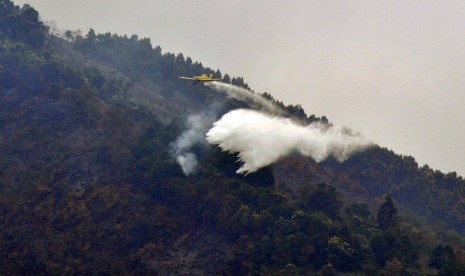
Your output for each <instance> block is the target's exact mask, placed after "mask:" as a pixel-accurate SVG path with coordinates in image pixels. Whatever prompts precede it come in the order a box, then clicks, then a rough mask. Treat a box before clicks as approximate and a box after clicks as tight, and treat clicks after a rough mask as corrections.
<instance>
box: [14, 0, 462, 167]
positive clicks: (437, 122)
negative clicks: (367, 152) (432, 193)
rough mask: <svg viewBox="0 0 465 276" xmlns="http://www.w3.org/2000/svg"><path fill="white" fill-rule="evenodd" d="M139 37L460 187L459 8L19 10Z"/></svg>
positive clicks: (51, 3)
mask: <svg viewBox="0 0 465 276" xmlns="http://www.w3.org/2000/svg"><path fill="white" fill-rule="evenodd" d="M15 3H16V4H17V5H22V4H24V3H29V4H31V5H32V6H33V7H34V8H36V9H37V10H38V11H39V13H40V14H41V16H42V19H43V20H46V21H51V20H53V21H56V22H57V23H58V26H59V27H60V28H63V29H71V30H75V29H80V30H82V31H83V33H84V34H86V33H87V31H88V29H89V28H91V27H92V28H94V29H95V31H96V32H108V31H109V32H112V33H115V32H116V33H118V34H128V35H131V34H138V35H139V37H149V38H150V39H151V41H152V44H153V45H154V46H155V45H160V46H161V47H162V49H163V51H169V52H174V53H178V52H182V53H183V54H184V55H185V56H190V57H191V58H192V59H193V60H197V61H200V62H202V64H203V65H205V66H208V67H211V68H212V69H218V68H219V69H220V70H221V72H223V73H228V74H230V75H231V76H243V77H244V79H245V80H246V82H248V83H249V85H250V86H251V87H252V89H254V90H255V91H256V92H260V93H261V92H265V91H266V92H269V93H270V94H272V95H273V96H274V97H275V98H276V99H278V100H282V101H284V103H286V104H301V105H302V106H303V107H304V109H305V110H306V111H307V113H309V114H316V115H317V116H322V115H325V116H327V117H328V118H329V120H330V121H331V122H333V123H335V124H337V125H344V126H347V127H350V128H352V129H354V130H356V131H359V132H362V133H364V134H365V135H366V136H368V137H370V138H371V139H372V140H373V141H374V142H376V143H378V144H380V145H381V146H386V147H388V148H390V149H393V150H394V151H395V152H397V153H399V154H405V155H412V156H414V157H415V159H416V160H417V162H418V163H419V164H420V165H423V164H425V163H427V164H429V165H430V166H431V167H433V168H435V169H440V170H442V171H443V172H449V171H457V172H458V173H459V174H460V175H465V108H464V107H463V106H464V104H465V93H464V90H465V1H462V0H460V1H438V0H434V1H427V0H424V1H417V0H411V1H408V0H403V1H393V0H389V1H375V0H367V1H361V0H359V1H349V0H347V1H342V0H340V1H330V0H321V1H302V0H298V1H297V0H290V1H277V0H255V1H251V0H229V1H226V0H204V1H194V0H170V1H160V0H133V1H129V0H126V1H123V0H111V1H110V0H79V1H76V0H72V1H71V0H26V1H24V0H21V1H15Z"/></svg>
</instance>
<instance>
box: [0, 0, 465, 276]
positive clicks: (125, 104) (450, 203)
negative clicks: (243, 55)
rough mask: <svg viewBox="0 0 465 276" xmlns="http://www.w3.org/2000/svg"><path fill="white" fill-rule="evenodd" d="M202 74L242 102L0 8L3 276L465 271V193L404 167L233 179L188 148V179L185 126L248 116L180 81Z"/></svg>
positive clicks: (174, 59)
mask: <svg viewBox="0 0 465 276" xmlns="http://www.w3.org/2000/svg"><path fill="white" fill-rule="evenodd" d="M202 73H206V74H213V75H214V76H215V77H223V78H224V82H225V83H230V84H234V85H236V86H238V87H242V88H245V89H249V87H248V86H247V84H246V83H244V80H243V79H242V78H240V77H238V78H232V79H231V78H230V77H229V76H228V75H227V74H225V75H223V74H222V73H221V72H220V71H219V70H217V71H214V70H211V69H210V68H205V67H204V66H203V65H202V64H201V63H198V62H193V61H192V60H191V59H190V58H188V57H187V58H185V57H184V56H183V55H182V54H177V55H174V54H172V53H162V51H161V48H160V47H158V46H156V47H153V46H152V44H151V42H150V40H149V39H146V38H144V39H139V38H138V37H137V36H132V37H126V36H118V35H112V34H109V33H107V34H95V32H94V31H93V30H90V31H89V32H88V34H87V35H86V37H82V36H73V35H72V34H71V33H68V35H67V36H66V38H60V37H56V36H53V35H49V34H48V32H47V27H46V26H44V25H43V23H42V22H40V21H39V17H38V13H37V12H36V11H35V10H34V9H33V8H31V7H29V6H24V7H22V8H19V7H17V6H14V4H13V3H12V2H10V1H7V0H0V153H1V156H0V224H1V225H2V227H1V229H0V274H21V275H29V274H34V275H38V274H65V273H86V274H162V275H165V274H199V275H200V274H214V273H223V274H227V275H237V274H247V273H251V274H267V275H268V274H273V273H274V274H282V273H290V274H296V273H297V274H312V273H318V272H321V273H324V272H327V273H330V272H339V273H367V274H377V273H386V274H387V275H391V274H393V273H401V272H402V273H408V274H425V273H430V274H444V275H447V274H450V273H456V274H457V275H458V274H460V273H463V272H464V271H465V268H464V266H463V260H462V259H461V256H462V255H460V254H461V252H462V251H461V249H460V248H463V245H464V242H463V238H462V237H461V236H462V235H463V234H464V231H465V215H464V214H465V203H464V201H463V200H464V199H463V198H465V197H464V196H465V190H464V189H465V188H464V187H465V181H464V180H463V179H462V178H461V177H459V176H457V175H456V174H455V173H449V174H443V173H441V172H439V171H435V170H433V169H431V168H429V167H427V166H424V167H422V168H419V167H418V164H417V163H416V162H415V160H414V159H413V158H412V157H408V156H399V155H396V154H395V153H394V152H392V151H389V150H387V149H385V148H382V147H379V146H376V147H373V148H371V149H370V150H367V151H365V152H362V153H359V154H357V155H355V156H353V157H352V158H350V159H349V160H347V161H346V162H344V163H339V162H337V161H336V160H333V159H329V160H327V161H325V162H322V163H316V162H315V161H313V160H312V159H311V158H308V157H303V156H300V155H298V154H294V155H291V156H288V157H286V158H284V159H282V160H280V161H278V162H277V163H275V164H273V165H272V166H268V167H266V168H263V169H261V170H259V171H258V172H256V173H253V174H250V175H248V176H241V175H237V174H236V173H235V171H236V170H237V168H238V164H237V163H236V156H234V155H230V154H226V153H224V152H221V151H220V150H219V149H218V148H216V147H212V146H209V145H206V144H205V143H195V144H194V145H193V146H192V148H191V150H192V151H193V152H194V153H195V154H196V155H197V156H198V158H199V163H200V167H199V170H198V171H197V172H196V173H194V174H191V175H189V176H185V175H184V174H183V171H182V169H181V167H180V166H179V165H178V163H176V160H175V158H174V155H173V142H174V141H175V140H176V138H177V137H179V136H180V135H181V134H182V133H183V131H184V130H185V127H186V118H187V117H188V116H189V115H192V114H202V116H209V118H210V119H213V120H215V119H217V118H219V116H221V115H222V114H224V113H226V112H227V111H229V110H231V109H234V108H239V107H253V105H252V103H248V102H247V101H240V100H237V99H231V98H228V97H226V96H225V95H223V94H221V93H218V92H215V91H214V89H212V88H211V87H208V86H201V85H197V86H194V85H192V84H190V83H187V82H182V81H179V79H178V76H180V75H198V74H202ZM249 90H250V89H249ZM249 92H250V93H253V92H252V91H249ZM263 97H264V98H266V99H267V100H269V101H270V102H273V103H274V104H275V105H277V106H279V108H281V109H282V110H284V111H285V112H284V115H283V116H286V117H291V118H293V119H294V120H297V121H299V123H300V124H303V125H305V124H308V123H310V122H315V121H319V122H321V123H322V124H326V125H329V122H328V121H327V119H326V118H325V117H322V118H318V117H316V116H314V115H310V116H307V115H306V114H305V112H304V111H303V110H302V108H301V107H300V106H284V105H283V104H282V103H280V102H279V101H276V100H275V99H273V98H272V97H271V96H270V95H269V94H265V95H263ZM213 107H214V108H213ZM210 109H214V112H208V111H209V110H210ZM396 207H397V208H398V210H399V212H397V208H396ZM396 213H398V214H396ZM440 243H447V244H448V245H443V244H440Z"/></svg>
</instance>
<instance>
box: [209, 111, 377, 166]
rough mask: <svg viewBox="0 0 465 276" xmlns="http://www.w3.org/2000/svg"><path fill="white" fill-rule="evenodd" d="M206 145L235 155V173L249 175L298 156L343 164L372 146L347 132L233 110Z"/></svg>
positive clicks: (216, 123)
mask: <svg viewBox="0 0 465 276" xmlns="http://www.w3.org/2000/svg"><path fill="white" fill-rule="evenodd" d="M207 141H208V142H209V143H210V144H213V145H218V146H219V147H220V148H221V149H222V150H224V151H228V152H230V153H238V156H239V160H240V161H241V162H242V163H243V164H242V166H241V167H240V168H239V169H238V170H237V173H245V174H248V173H251V172H255V171H257V170H258V169H260V168H262V167H265V166H267V165H270V164H272V163H274V162H276V161H277V160H278V159H280V158H282V157H284V156H286V155H288V154H290V153H292V152H299V153H301V154H303V155H305V156H310V157H312V158H313V159H314V160H315V161H317V162H320V161H323V160H325V159H326V158H328V157H330V156H332V157H334V158H336V159H337V160H338V161H340V162H343V161H345V160H346V159H347V158H349V157H350V155H351V154H354V153H356V152H360V151H363V150H364V149H366V148H367V147H369V146H371V145H373V143H372V142H370V141H369V140H367V139H365V138H363V137H362V136H360V135H353V134H351V133H350V132H349V131H348V130H347V129H344V128H337V127H333V126H331V127H328V126H327V125H322V124H320V123H312V124H310V125H308V126H305V127H304V126H300V125H298V124H297V123H295V122H294V121H292V120H290V119H286V118H281V117H276V116H274V117H273V116H270V115H267V114H264V113H261V112H258V111H255V110H249V109H236V110H233V111H231V112H229V113H227V114H225V115H224V116H223V117H222V118H221V119H220V120H218V121H217V122H215V123H214V126H213V128H211V129H210V130H209V131H208V133H207Z"/></svg>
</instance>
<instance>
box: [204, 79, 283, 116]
mask: <svg viewBox="0 0 465 276" xmlns="http://www.w3.org/2000/svg"><path fill="white" fill-rule="evenodd" d="M206 85H207V86H209V87H212V88H213V89H215V90H216V91H219V92H223V93H226V95H227V96H228V97H230V98H232V99H236V100H238V101H241V102H247V103H251V104H253V105H254V106H253V107H255V108H258V109H265V110H266V111H268V112H270V113H272V114H277V115H283V114H284V113H285V112H284V110H282V109H281V108H280V107H278V106H277V105H275V104H274V103H273V102H271V101H270V100H268V99H266V98H264V97H263V96H261V95H259V94H255V93H253V92H252V91H250V90H247V89H245V88H242V87H239V86H235V85H232V84H228V83H224V82H216V81H215V82H210V83H207V84H206Z"/></svg>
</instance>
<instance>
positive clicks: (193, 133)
mask: <svg viewBox="0 0 465 276" xmlns="http://www.w3.org/2000/svg"><path fill="white" fill-rule="evenodd" d="M213 121H214V119H213V118H212V117H210V116H208V115H205V114H196V115H190V116H189V117H188V118H187V122H186V130H184V131H183V132H182V133H181V135H179V136H178V138H177V139H176V141H174V142H173V143H172V144H171V150H172V153H173V155H174V156H175V158H176V161H177V162H178V164H179V165H180V166H181V168H182V171H183V172H184V174H185V175H189V174H191V173H194V172H196V170H197V167H198V164H199V163H198V161H197V157H196V156H195V154H194V153H192V152H190V150H191V148H192V146H194V145H195V144H199V143H200V144H201V143H205V133H206V132H207V130H208V128H209V127H210V126H211V125H212V123H213Z"/></svg>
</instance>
